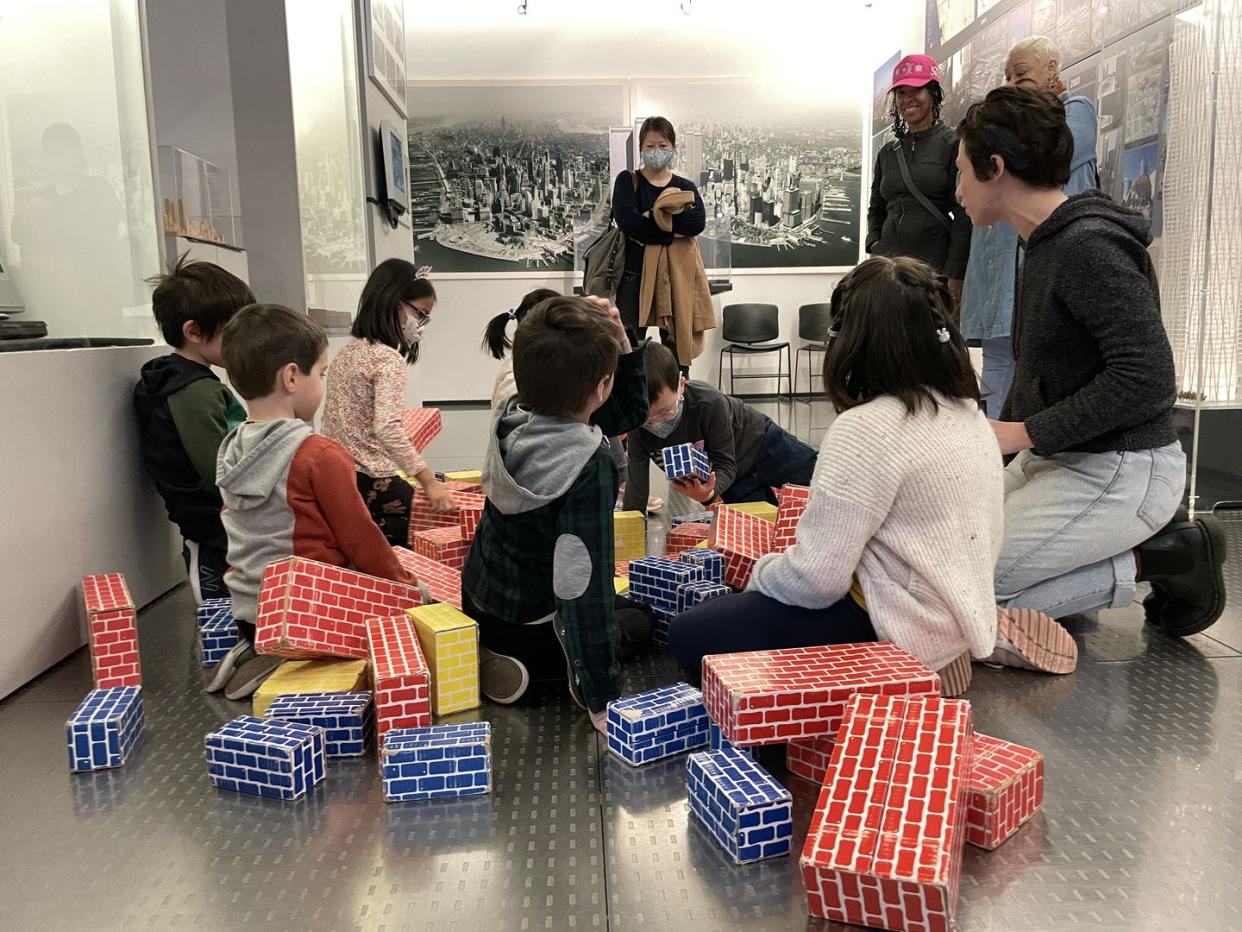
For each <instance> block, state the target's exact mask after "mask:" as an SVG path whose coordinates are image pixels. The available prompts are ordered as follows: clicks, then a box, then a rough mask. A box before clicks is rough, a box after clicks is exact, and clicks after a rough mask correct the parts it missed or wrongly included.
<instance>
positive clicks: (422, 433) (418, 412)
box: [401, 408, 443, 453]
mask: <svg viewBox="0 0 1242 932" xmlns="http://www.w3.org/2000/svg"><path fill="white" fill-rule="evenodd" d="M401 426H402V427H404V428H405V435H406V436H407V437H409V438H410V443H412V444H414V449H415V450H417V451H418V452H419V453H424V452H426V450H427V448H428V447H429V446H431V441H433V440H435V439H436V437H438V436H439V435H440V429H441V427H442V426H443V424H442V422H441V420H440V409H439V408H408V409H407V410H406V411H405V413H404V414H402V415H401Z"/></svg>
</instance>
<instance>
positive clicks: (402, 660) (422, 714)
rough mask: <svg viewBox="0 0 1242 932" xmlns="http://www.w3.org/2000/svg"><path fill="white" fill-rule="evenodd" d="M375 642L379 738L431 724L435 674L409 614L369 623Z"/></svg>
mask: <svg viewBox="0 0 1242 932" xmlns="http://www.w3.org/2000/svg"><path fill="white" fill-rule="evenodd" d="M367 634H368V636H369V638H370V643H371V683H372V684H373V689H374V698H375V736H376V740H377V741H378V742H379V746H380V747H381V748H382V747H383V740H384V735H386V734H388V732H390V731H392V730H393V729H394V728H426V727H427V726H428V725H430V724H431V674H430V672H429V671H428V670H427V662H426V661H425V660H424V659H423V652H422V650H421V649H420V648H419V646H418V634H417V633H416V632H415V630H414V622H412V621H411V620H410V619H409V617H408V616H406V615H393V616H389V617H385V618H371V619H368V620H367Z"/></svg>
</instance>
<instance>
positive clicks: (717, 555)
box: [678, 547, 724, 583]
mask: <svg viewBox="0 0 1242 932" xmlns="http://www.w3.org/2000/svg"><path fill="white" fill-rule="evenodd" d="M678 559H679V560H681V562H682V563H689V564H691V565H692V566H701V567H702V568H703V578H704V579H706V580H707V581H708V582H714V583H723V582H724V554H722V553H721V552H720V551H718V550H711V549H709V548H707V547H696V548H695V549H693V550H687V551H685V552H684V553H682V555H681V556H680V557H678Z"/></svg>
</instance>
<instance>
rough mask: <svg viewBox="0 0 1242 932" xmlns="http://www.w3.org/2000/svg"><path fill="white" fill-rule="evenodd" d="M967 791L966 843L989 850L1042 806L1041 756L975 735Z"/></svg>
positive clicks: (1042, 767) (1014, 745) (1032, 751)
mask: <svg viewBox="0 0 1242 932" xmlns="http://www.w3.org/2000/svg"><path fill="white" fill-rule="evenodd" d="M967 789H968V791H969V795H968V797H967V799H968V801H967V806H966V840H967V841H968V842H969V843H970V844H972V845H975V846H977V847H980V848H986V849H988V850H991V849H992V848H995V847H997V846H998V845H1000V844H1001V843H1002V842H1003V841H1005V840H1006V839H1007V838H1009V836H1011V835H1013V834H1014V832H1016V831H1017V830H1018V829H1019V828H1021V827H1022V825H1023V824H1024V823H1025V822H1026V821H1027V820H1028V819H1030V818H1031V816H1033V815H1035V813H1037V812H1038V811H1039V807H1040V806H1041V805H1043V802H1044V756H1043V755H1042V754H1040V753H1039V752H1038V751H1034V750H1031V749H1030V748H1024V747H1022V745H1020V744H1012V743H1010V742H1008V741H1002V740H1001V739H1000V738H991V737H988V736H987V735H981V734H978V733H976V734H975V748H974V757H973V758H972V761H971V767H970V777H969V780H968V781H967Z"/></svg>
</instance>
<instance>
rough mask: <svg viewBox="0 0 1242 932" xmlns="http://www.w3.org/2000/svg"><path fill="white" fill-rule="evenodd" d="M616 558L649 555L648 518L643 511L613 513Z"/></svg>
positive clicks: (637, 557) (628, 558)
mask: <svg viewBox="0 0 1242 932" xmlns="http://www.w3.org/2000/svg"><path fill="white" fill-rule="evenodd" d="M612 536H613V541H614V543H613V548H614V550H615V555H614V557H613V559H614V560H617V561H621V560H638V559H641V558H642V557H645V556H646V555H647V518H646V516H645V515H644V514H643V513H642V512H641V511H614V512H613V513H612Z"/></svg>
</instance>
